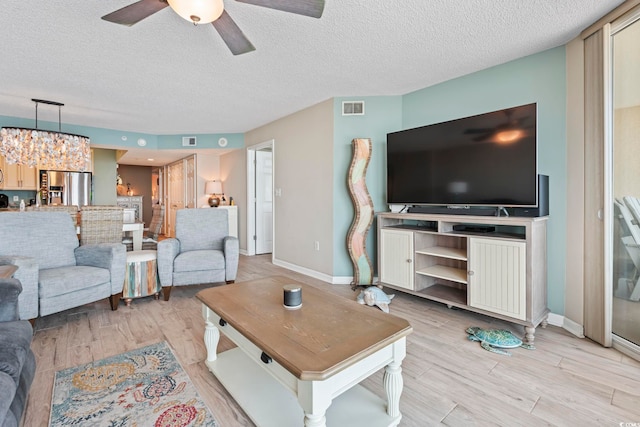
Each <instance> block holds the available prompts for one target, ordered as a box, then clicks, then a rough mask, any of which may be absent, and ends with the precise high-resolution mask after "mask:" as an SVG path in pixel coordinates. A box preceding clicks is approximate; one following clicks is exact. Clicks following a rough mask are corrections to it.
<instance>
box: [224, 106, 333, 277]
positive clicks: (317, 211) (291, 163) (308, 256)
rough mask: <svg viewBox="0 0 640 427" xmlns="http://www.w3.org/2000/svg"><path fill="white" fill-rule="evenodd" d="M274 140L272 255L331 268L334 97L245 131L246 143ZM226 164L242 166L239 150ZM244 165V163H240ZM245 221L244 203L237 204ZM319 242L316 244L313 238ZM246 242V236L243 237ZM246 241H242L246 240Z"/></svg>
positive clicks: (311, 267)
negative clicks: (275, 192) (275, 193)
mask: <svg viewBox="0 0 640 427" xmlns="http://www.w3.org/2000/svg"><path fill="white" fill-rule="evenodd" d="M269 140H274V141H275V142H274V180H275V182H274V188H275V189H278V188H280V189H281V190H282V196H281V197H274V211H275V229H274V235H275V236H274V253H275V258H276V261H279V262H282V263H287V264H292V265H294V266H299V267H303V268H306V269H309V270H312V271H315V272H319V273H323V274H326V275H332V274H333V262H332V259H333V249H332V248H333V215H332V206H333V187H332V176H333V101H332V100H327V101H324V102H321V103H319V104H317V105H314V106H312V107H309V108H307V109H304V110H302V111H298V112H296V113H294V114H292V115H290V116H287V117H284V118H282V119H280V120H276V121H275V122H272V123H269V124H267V125H265V126H262V127H259V128H257V129H254V130H252V131H250V132H247V133H246V135H245V144H246V145H247V146H251V145H255V144H259V143H262V142H265V141H269ZM237 157H238V159H235V160H236V161H235V162H233V163H234V164H233V166H232V165H231V164H227V163H226V161H225V162H223V163H225V169H226V168H231V167H234V168H235V167H236V166H238V167H240V164H241V162H240V161H239V160H240V158H239V157H240V156H237ZM242 167H243V169H246V167H245V166H244V165H243V166H242ZM240 221H241V222H244V223H246V209H241V210H240ZM315 241H319V242H320V250H319V251H316V250H315V249H314V242H315ZM245 244H246V242H245ZM245 247H246V246H245Z"/></svg>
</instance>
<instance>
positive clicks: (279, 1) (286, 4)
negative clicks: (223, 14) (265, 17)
mask: <svg viewBox="0 0 640 427" xmlns="http://www.w3.org/2000/svg"><path fill="white" fill-rule="evenodd" d="M237 1H239V2H240V3H249V4H253V5H256V6H262V7H268V8H271V9H276V10H281V11H283V12H290V13H295V14H297V15H304V16H310V17H312V18H320V17H321V16H322V12H323V11H324V0H237Z"/></svg>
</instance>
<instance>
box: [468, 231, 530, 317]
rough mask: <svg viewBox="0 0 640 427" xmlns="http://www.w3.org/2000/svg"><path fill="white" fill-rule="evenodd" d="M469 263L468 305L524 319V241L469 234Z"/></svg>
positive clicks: (525, 289)
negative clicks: (487, 237) (470, 235)
mask: <svg viewBox="0 0 640 427" xmlns="http://www.w3.org/2000/svg"><path fill="white" fill-rule="evenodd" d="M468 265H469V271H468V274H469V276H468V279H469V280H468V285H467V292H468V297H469V302H468V303H469V305H470V306H472V307H476V308H480V309H483V310H487V311H490V312H492V313H497V314H502V315H504V316H509V317H513V318H515V319H520V320H525V319H526V317H527V312H526V298H527V295H526V293H527V282H526V274H527V264H526V243H525V242H519V241H510V240H495V239H486V238H480V237H472V238H470V239H469V260H468Z"/></svg>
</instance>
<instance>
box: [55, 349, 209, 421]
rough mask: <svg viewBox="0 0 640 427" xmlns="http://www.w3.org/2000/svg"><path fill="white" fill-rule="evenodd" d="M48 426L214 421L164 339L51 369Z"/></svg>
mask: <svg viewBox="0 0 640 427" xmlns="http://www.w3.org/2000/svg"><path fill="white" fill-rule="evenodd" d="M49 425H50V426H71V425H75V426H80V425H81V426H84V425H87V426H89V425H90V426H105V427H106V426H109V427H116V426H158V427H159V426H172V427H173V426H176V427H177V426H189V427H192V426H216V422H215V420H214V418H213V416H212V415H211V412H210V411H209V410H208V409H207V407H206V406H205V405H204V403H203V401H202V399H201V398H200V396H199V395H198V392H197V391H196V389H195V387H194V386H193V384H192V383H191V381H190V380H189V377H188V376H187V374H186V372H185V371H184V369H182V366H180V364H179V363H178V361H177V360H176V358H175V356H174V355H173V353H172V352H171V349H170V348H169V345H168V344H167V343H166V342H161V343H158V344H154V345H150V346H148V347H144V348H141V349H138V350H134V351H130V352H128V353H124V354H120V355H117V356H113V357H109V358H107V359H102V360H98V361H96V362H93V363H88V364H86V365H82V366H77V367H75V368H69V369H65V370H63V371H58V372H56V377H55V383H54V390H53V397H52V403H51V416H50V418H49Z"/></svg>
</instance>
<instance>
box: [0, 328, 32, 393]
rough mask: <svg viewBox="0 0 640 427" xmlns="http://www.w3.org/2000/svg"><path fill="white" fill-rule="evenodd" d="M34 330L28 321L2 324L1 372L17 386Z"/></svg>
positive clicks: (0, 335)
mask: <svg viewBox="0 0 640 427" xmlns="http://www.w3.org/2000/svg"><path fill="white" fill-rule="evenodd" d="M32 336H33V329H32V328H31V324H30V323H29V322H27V321H24V320H22V321H20V320H18V321H14V322H2V327H1V328H0V372H2V373H5V374H7V375H9V376H10V377H11V378H12V379H13V381H14V382H15V384H16V386H17V384H18V383H19V382H20V373H21V372H22V367H23V366H24V364H25V361H26V360H27V356H28V354H29V350H30V347H31V337H32Z"/></svg>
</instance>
